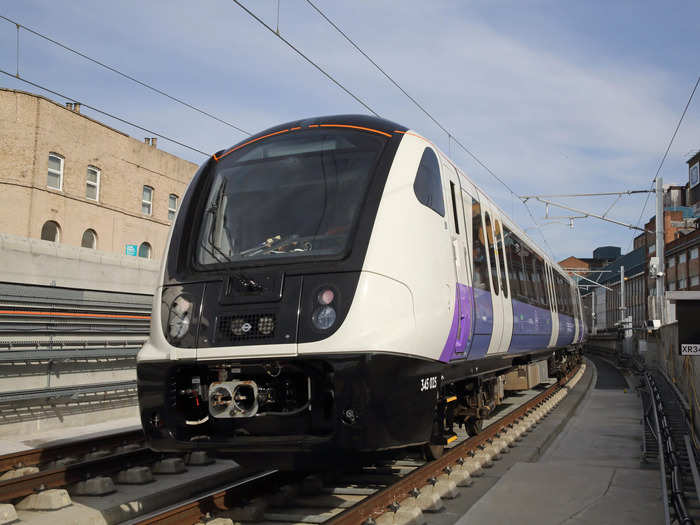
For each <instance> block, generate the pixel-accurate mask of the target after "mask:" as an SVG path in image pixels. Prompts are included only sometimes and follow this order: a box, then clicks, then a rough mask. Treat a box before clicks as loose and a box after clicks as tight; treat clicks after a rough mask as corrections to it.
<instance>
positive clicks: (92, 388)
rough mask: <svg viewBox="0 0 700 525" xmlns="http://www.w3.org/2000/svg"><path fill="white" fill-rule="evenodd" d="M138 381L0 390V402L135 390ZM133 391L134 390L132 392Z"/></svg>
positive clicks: (64, 397) (68, 397)
mask: <svg viewBox="0 0 700 525" xmlns="http://www.w3.org/2000/svg"><path fill="white" fill-rule="evenodd" d="M135 390H136V381H113V382H110V383H97V384H95V383H91V384H87V385H79V386H65V387H58V388H37V389H30V390H16V391H14V392H0V404H3V403H13V402H17V401H30V400H35V399H46V400H56V399H73V400H75V399H76V398H77V397H78V396H82V395H86V394H96V393H101V392H116V391H125V392H126V391H130V392H131V391H135ZM132 393H133V392H132Z"/></svg>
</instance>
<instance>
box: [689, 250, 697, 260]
mask: <svg viewBox="0 0 700 525" xmlns="http://www.w3.org/2000/svg"><path fill="white" fill-rule="evenodd" d="M690 258H691V259H697V258H698V249H697V248H693V249H692V250H690Z"/></svg>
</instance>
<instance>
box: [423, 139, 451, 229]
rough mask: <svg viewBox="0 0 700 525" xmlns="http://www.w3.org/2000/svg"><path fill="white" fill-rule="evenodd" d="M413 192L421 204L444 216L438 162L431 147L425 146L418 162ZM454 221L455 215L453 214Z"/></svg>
mask: <svg viewBox="0 0 700 525" xmlns="http://www.w3.org/2000/svg"><path fill="white" fill-rule="evenodd" d="M413 194H414V195H415V196H416V199H418V202H420V203H421V204H422V205H423V206H425V207H427V208H430V209H431V210H433V211H434V212H435V213H437V214H438V215H439V216H440V217H443V218H444V217H445V196H444V194H443V191H442V176H441V174H440V162H439V160H438V157H437V154H436V153H435V151H433V149H432V148H429V147H426V148H425V149H424V150H423V153H422V155H421V158H420V161H419V162H418V169H417V170H416V176H415V178H414V179H413ZM453 205H454V196H453ZM456 221H457V215H456V214H455V222H456ZM457 233H459V230H458V231H457Z"/></svg>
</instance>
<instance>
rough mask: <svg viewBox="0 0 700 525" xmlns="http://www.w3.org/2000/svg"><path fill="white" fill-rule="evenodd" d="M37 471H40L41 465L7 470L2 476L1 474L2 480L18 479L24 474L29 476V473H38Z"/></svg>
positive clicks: (0, 479) (0, 478)
mask: <svg viewBox="0 0 700 525" xmlns="http://www.w3.org/2000/svg"><path fill="white" fill-rule="evenodd" d="M37 472H39V467H20V468H16V469H13V470H8V471H7V472H5V473H4V474H3V475H2V476H0V481H6V480H8V479H17V478H21V477H22V476H28V475H29V474H36V473H37Z"/></svg>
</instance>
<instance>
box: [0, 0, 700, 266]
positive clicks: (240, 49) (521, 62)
mask: <svg viewBox="0 0 700 525" xmlns="http://www.w3.org/2000/svg"><path fill="white" fill-rule="evenodd" d="M245 5H246V6H248V7H249V8H250V9H252V10H254V11H255V12H256V13H258V14H259V15H260V16H261V17H263V18H264V19H265V21H266V22H268V23H269V24H271V25H273V26H275V25H276V22H277V20H276V5H277V4H276V2H274V1H270V2H250V1H249V2H246V4H245ZM318 5H319V6H320V7H321V8H322V9H324V10H325V11H326V12H327V13H328V15H329V16H330V17H331V18H332V19H333V20H335V21H336V22H337V23H338V24H339V25H340V26H341V27H342V28H343V29H344V30H345V31H347V33H348V34H349V35H350V36H351V37H353V38H354V39H356V41H357V42H358V43H359V44H360V45H361V46H362V47H363V48H364V49H365V50H366V51H367V52H368V53H369V54H370V55H371V56H372V57H374V58H375V59H376V60H377V61H378V62H379V63H380V64H381V65H382V66H383V67H384V68H385V69H386V71H387V72H389V73H390V74H391V75H392V76H393V77H394V78H395V79H396V80H397V81H398V82H399V83H400V84H401V85H402V86H403V87H404V88H405V89H406V90H407V91H408V92H409V93H410V94H411V95H413V96H414V97H415V98H416V99H418V100H419V101H420V102H421V103H422V104H424V106H425V107H426V108H428V110H429V111H430V112H431V114H433V115H434V116H435V117H436V118H437V119H438V120H439V121H440V122H441V123H443V124H444V125H445V126H446V127H447V128H448V129H450V130H454V133H455V135H456V136H457V137H458V138H459V139H460V140H462V141H463V142H464V143H465V144H466V145H468V146H469V147H470V148H471V149H472V150H473V151H474V152H475V153H476V154H477V155H478V156H479V157H480V158H481V159H482V160H483V161H484V162H485V163H486V164H487V165H488V166H489V167H490V168H491V169H492V170H493V171H494V172H496V173H497V174H498V175H499V176H500V177H502V178H503V179H504V180H505V181H506V182H507V183H508V184H509V185H510V186H511V187H512V188H513V189H514V190H515V192H516V193H519V194H522V193H528V194H533V193H573V192H594V191H609V190H626V189H639V188H643V187H647V186H648V185H649V184H650V182H651V178H652V177H653V175H654V173H655V172H656V169H657V166H658V163H659V160H660V158H661V155H662V154H663V151H664V149H665V147H666V144H667V142H668V140H669V138H670V135H671V133H672V131H673V128H674V127H675V124H676V122H677V120H678V117H679V115H680V112H681V110H682V107H683V105H684V103H685V101H686V100H687V96H688V94H689V88H690V86H691V84H692V82H694V75H695V73H694V72H688V70H687V68H685V67H680V66H679V65H678V64H679V62H680V63H683V61H682V60H679V58H678V55H679V54H680V55H681V56H682V55H683V54H685V56H686V62H687V63H688V64H693V63H695V57H694V56H693V55H694V51H693V49H697V47H698V46H697V45H696V46H695V47H692V46H685V48H680V49H679V48H676V47H674V48H671V47H669V49H668V51H664V49H663V47H662V48H661V49H653V50H650V49H649V46H648V44H647V41H648V40H649V37H648V29H647V27H645V26H644V23H646V22H647V20H648V19H650V18H653V17H658V18H659V19H662V18H663V20H668V17H669V16H671V15H669V14H668V13H665V12H664V9H665V8H664V6H661V5H659V6H656V7H654V6H651V7H649V8H648V9H647V10H646V12H645V13H642V14H635V17H642V18H639V19H637V18H635V17H631V18H630V17H629V14H625V12H624V11H625V10H619V9H615V10H611V11H606V17H607V19H606V17H603V16H602V15H601V12H600V10H601V9H603V8H604V6H602V5H598V4H591V5H590V6H589V5H586V6H577V7H576V8H575V10H576V12H575V13H567V12H562V10H561V9H559V8H557V7H556V5H552V4H550V3H548V2H540V3H538V4H536V5H535V6H534V7H533V6H532V5H528V6H524V5H522V4H521V3H517V2H516V3H509V2H497V3H492V2H471V3H469V4H462V3H460V4H453V3H448V2H430V3H427V2H417V1H406V2H402V3H401V7H400V8H397V4H396V3H395V2H389V1H388V0H384V1H376V2H362V1H360V2H353V3H341V4H332V5H323V4H320V3H319V4H318ZM563 11H567V10H563ZM698 11H699V10H698V8H697V6H695V7H693V5H692V4H689V5H688V6H687V10H686V11H684V12H683V13H679V14H677V15H673V16H677V17H678V18H679V20H680V18H681V17H682V18H693V16H692V13H695V14H696V15H697V14H698ZM5 12H6V13H5V14H6V15H7V16H10V17H15V18H17V19H19V21H21V22H23V23H26V24H27V25H30V26H31V27H34V28H36V29H37V30H40V31H42V32H46V33H48V34H50V35H51V36H53V37H55V38H56V39H58V40H61V41H65V42H66V43H69V44H71V45H74V46H75V47H76V48H78V49H81V50H84V51H86V52H88V53H89V54H91V55H94V56H96V57H99V58H100V59H102V60H104V61H105V62H106V63H109V64H112V65H115V66H117V67H119V68H120V69H123V70H124V71H125V72H128V73H130V74H133V75H134V76H136V77H138V78H142V79H144V80H146V81H148V82H152V83H153V84H154V85H156V86H158V87H161V88H163V89H165V90H166V91H168V92H170V93H172V94H173V95H175V96H178V97H181V98H183V99H184V100H187V101H188V102H190V103H193V104H195V105H197V106H200V107H202V108H204V109H206V110H207V111H210V112H212V113H214V114H216V115H218V116H220V117H222V118H224V119H226V120H230V121H232V122H234V123H236V124H237V125H239V126H241V127H243V128H244V129H247V130H249V131H251V132H256V131H259V130H262V129H265V128H267V127H269V126H271V125H274V124H277V123H281V122H285V121H288V120H292V119H295V118H299V117H304V116H311V115H322V114H332V113H352V112H362V113H364V112H366V110H365V109H364V108H362V107H361V106H360V105H359V104H357V103H356V102H355V101H353V100H352V99H351V98H350V97H349V96H347V95H346V94H344V93H343V92H342V91H341V90H340V89H338V88H337V87H336V86H334V85H333V84H332V83H331V82H329V81H328V80H327V79H326V78H324V77H323V75H322V74H321V73H319V72H318V71H316V70H315V69H314V68H313V67H312V66H310V65H309V64H308V63H306V62H305V61H304V60H303V59H302V58H300V57H299V56H298V55H296V54H295V53H294V52H293V51H292V50H290V49H289V48H288V47H287V46H285V45H284V44H283V43H282V42H280V41H279V40H278V39H277V38H276V37H274V35H272V34H271V33H269V32H268V31H267V30H265V29H263V28H262V27H261V26H260V25H259V24H258V23H257V22H255V21H253V20H252V19H251V18H250V17H249V16H248V15H246V14H245V13H244V12H243V11H242V10H241V9H240V8H238V7H237V6H236V5H235V4H233V3H232V2H229V1H224V0H219V1H218V2H212V3H206V4H201V3H192V2H185V1H184V0H178V1H173V2H169V3H168V6H167V8H166V7H163V5H161V4H149V3H146V4H144V3H141V2H136V1H135V0H134V1H125V2H120V3H118V4H103V5H101V7H100V9H99V10H96V9H94V6H93V5H92V4H91V3H88V2H87V1H86V0H82V1H76V2H70V3H67V4H60V5H56V4H49V3H44V2H38V1H35V2H31V1H29V2H25V3H17V4H12V5H8V6H6V8H5ZM574 15H575V16H574ZM644 17H645V18H644ZM664 17H666V18H664ZM695 19H697V16H695ZM616 24H617V26H616ZM598 26H600V27H601V29H600V30H599V31H598V33H595V34H594V33H593V29H591V28H597V27H598ZM615 27H617V29H615ZM280 30H281V34H282V35H284V36H285V37H287V38H289V39H290V41H292V42H293V43H294V44H295V45H296V46H298V47H299V49H301V50H303V51H304V52H305V53H308V55H309V56H310V57H311V58H312V59H313V60H315V61H317V62H318V63H319V64H320V65H321V66H322V67H324V68H326V69H327V70H328V71H329V72H330V73H331V74H332V75H333V76H334V77H336V78H337V79H338V80H339V81H340V82H342V83H343V84H345V85H346V86H347V87H348V88H349V89H350V90H352V91H353V92H356V93H357V94H358V96H360V97H361V98H362V99H363V100H365V101H366V102H367V103H368V104H369V105H370V106H371V107H373V108H375V109H376V111H377V112H378V113H380V114H381V115H383V116H386V117H387V118H390V119H392V120H395V121H397V122H399V123H402V124H405V125H407V126H410V127H413V128H415V129H417V130H418V131H420V132H421V133H424V134H425V135H426V136H427V137H429V138H431V139H432V140H434V141H435V142H436V143H437V144H438V145H439V146H440V147H441V148H442V149H443V150H444V151H446V152H448V151H449V150H450V149H452V154H453V155H452V156H453V157H454V159H455V160H456V162H457V163H458V164H459V165H461V166H462V167H463V168H464V169H465V171H466V172H467V173H469V174H470V176H472V177H473V178H474V180H475V181H476V183H477V184H479V185H480V186H482V187H483V188H484V189H485V190H486V191H487V193H489V194H490V195H492V196H493V198H494V199H495V200H496V201H497V202H498V203H499V205H500V206H501V208H502V209H503V210H504V211H505V212H506V213H509V214H512V215H513V218H514V220H516V222H518V223H519V224H521V225H522V226H523V227H524V228H528V227H530V226H532V222H531V219H530V218H529V216H528V214H527V211H526V210H525V209H524V208H523V206H522V205H521V204H519V203H518V201H517V200H516V199H514V198H513V197H512V196H511V195H509V193H508V192H507V191H505V189H504V188H503V187H502V186H501V185H500V184H499V183H498V182H496V181H494V180H493V179H492V178H491V177H490V176H489V175H488V174H487V173H486V172H485V171H484V170H483V169H482V168H481V167H479V166H478V165H476V164H475V163H474V161H473V160H472V159H470V158H469V156H468V155H466V154H464V153H462V152H459V151H458V150H455V149H454V147H453V148H450V146H449V145H448V140H447V137H446V135H445V134H444V133H443V132H442V131H440V129H439V128H438V127H437V126H436V125H435V124H434V123H432V122H431V121H430V119H429V118H427V117H426V116H425V115H424V114H423V113H422V112H421V111H420V110H419V109H417V108H416V107H415V106H413V105H412V104H411V103H410V102H409V101H408V100H407V99H406V98H405V97H404V96H403V95H402V94H401V93H400V92H399V91H398V90H397V89H396V88H395V87H394V86H392V85H391V84H390V82H389V81H387V80H386V78H384V77H383V76H382V74H381V73H379V72H377V71H376V70H375V69H374V68H373V67H372V66H371V65H370V64H369V63H368V62H367V61H366V60H365V59H364V58H363V57H362V56H360V55H359V54H358V53H357V52H355V51H354V50H353V49H352V47H351V46H350V45H349V44H348V43H347V42H346V41H344V40H343V39H342V37H340V36H339V35H338V34H337V33H335V32H334V31H333V30H332V29H331V28H330V27H329V26H328V25H327V24H326V23H325V22H324V21H323V20H322V19H321V18H320V17H319V16H318V14H317V13H315V12H314V11H313V10H312V9H311V8H310V7H309V6H308V5H307V4H306V3H305V2H303V1H294V2H292V1H286V2H281V4H280ZM14 38H15V34H14V26H11V25H10V24H0V63H1V64H2V67H4V68H6V69H7V68H12V69H10V70H11V71H13V70H14V52H15V48H14ZM655 38H656V39H660V40H659V41H660V42H666V43H668V42H670V41H671V40H672V39H673V35H669V36H668V37H665V36H664V35H663V34H661V35H656V36H655ZM683 38H686V39H689V38H694V41H695V43H696V44H697V43H698V38H697V37H693V36H692V34H691V33H687V34H686V33H684V34H683ZM22 45H23V47H22V64H23V70H24V71H25V72H26V74H27V75H31V76H32V77H33V78H36V79H37V80H38V81H39V82H42V83H47V84H48V85H49V86H51V87H53V88H55V89H57V90H58V91H65V92H66V93H67V94H69V95H71V96H75V97H77V98H80V99H81V100H83V99H84V100H85V101H86V102H89V103H94V104H95V105H99V106H100V107H103V108H105V109H106V110H108V111H112V112H114V113H115V114H119V115H120V116H121V115H123V116H125V117H126V118H128V119H131V120H134V121H135V122H140V123H143V124H144V125H146V126H147V127H151V128H153V129H157V130H161V131H162V132H163V133H164V134H166V135H170V136H173V137H174V138H178V139H182V140H183V141H184V142H187V143H191V144H192V145H193V146H196V147H198V148H203V149H204V150H205V151H216V150H218V149H220V148H223V147H226V146H229V145H231V144H233V143H234V142H237V141H238V140H240V139H241V138H242V137H241V135H240V134H238V133H236V132H235V131H234V130H232V129H230V128H228V127H226V126H223V125H222V124H220V123H216V122H214V121H212V120H210V119H207V118H206V117H203V116H201V115H199V114H197V113H195V112H193V111H191V110H189V109H187V108H183V107H181V106H178V105H176V104H173V103H172V102H171V101H168V100H167V99H163V98H162V97H159V96H157V95H154V94H152V93H150V92H149V91H147V90H145V89H144V88H142V87H139V86H135V85H134V84H132V83H130V82H128V81H126V80H124V79H120V78H119V77H115V76H114V75H113V74H111V73H108V72H104V71H102V70H100V69H99V68H96V67H95V66H94V65H90V64H89V63H85V62H84V61H82V60H81V59H78V58H76V57H72V56H70V55H67V54H66V53H65V52H63V51H61V50H58V49H56V48H54V47H52V46H49V45H47V44H45V43H43V42H41V41H38V40H37V39H36V38H34V37H31V38H30V37H29V36H25V35H24V34H23V39H22ZM667 45H669V46H670V44H667ZM657 47H658V46H657ZM652 51H653V52H652ZM3 84H5V82H3ZM9 84H10V85H11V86H16V87H18V88H20V89H27V88H26V87H23V86H21V85H20V84H19V83H17V82H14V83H13V82H9ZM699 107H700V106H698V104H697V103H696V104H694V105H693V106H691V108H690V111H689V114H688V115H687V117H686V121H685V123H684V125H683V127H682V128H681V131H680V132H679V135H678V137H677V138H676V142H675V144H674V147H673V148H672V150H671V152H670V155H669V158H668V160H667V163H666V167H665V169H664V170H663V171H662V175H663V176H664V177H665V178H666V180H667V181H672V180H673V181H679V182H680V181H683V180H684V178H685V177H687V171H686V166H685V164H684V162H683V161H684V159H685V158H686V157H685V155H687V152H689V151H694V150H697V149H698V148H700V144H699V143H698V137H699V136H700V125H699V124H698V122H699V119H698V116H700V110H699V109H698V108H699ZM98 118H101V117H98ZM116 127H119V128H120V129H123V128H124V127H123V126H122V125H116ZM126 131H127V132H128V133H130V134H132V135H134V136H141V135H142V134H143V133H142V132H139V131H136V130H129V129H126ZM159 146H160V147H163V148H164V149H168V150H170V149H171V148H172V151H173V152H176V153H178V154H181V155H183V156H185V157H186V158H188V159H189V160H193V161H197V162H199V161H200V160H201V156H198V155H196V154H193V153H191V152H187V151H184V150H182V149H181V148H177V147H174V146H170V145H168V144H167V143H163V141H161V142H159ZM606 202H608V203H609V202H610V201H609V200H608V201H605V199H596V200H592V199H589V200H586V201H582V202H578V201H577V202H576V204H574V205H575V206H577V207H582V208H586V209H591V210H592V211H603V210H605V208H606V206H607V205H606ZM642 203H643V197H641V198H640V197H635V198H626V199H625V200H624V201H622V202H621V203H620V204H619V205H617V206H616V207H615V210H614V212H613V213H614V214H615V216H616V217H618V218H621V219H624V220H625V221H627V222H635V221H636V220H637V217H638V216H639V211H640V208H641V205H642ZM532 209H533V213H535V216H536V217H537V218H538V220H539V218H540V217H541V216H542V214H543V209H542V207H536V206H533V207H532ZM652 214H653V205H651V206H649V207H648V208H647V212H646V215H645V217H644V219H646V218H648V216H650V215H652ZM565 222H566V221H565ZM544 232H545V235H546V236H547V239H548V240H549V244H550V245H551V246H552V248H553V250H554V252H555V256H556V257H558V258H564V257H566V256H567V255H569V254H571V253H574V254H577V255H580V256H585V255H588V254H590V252H591V251H592V249H593V248H594V247H596V246H598V245H600V244H618V245H622V246H623V249H626V247H627V246H628V245H629V241H630V239H631V237H632V236H633V235H634V234H633V233H632V232H630V231H629V230H625V229H623V228H619V227H616V226H608V225H606V224H605V223H600V222H596V221H594V220H592V219H587V220H585V221H580V222H577V223H576V226H575V228H574V230H573V232H572V231H571V230H570V229H569V228H568V226H567V225H566V224H553V225H549V226H546V227H545V228H544ZM531 233H532V236H533V237H534V238H535V239H537V238H538V237H539V235H538V234H536V232H535V233H533V232H531Z"/></svg>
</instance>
